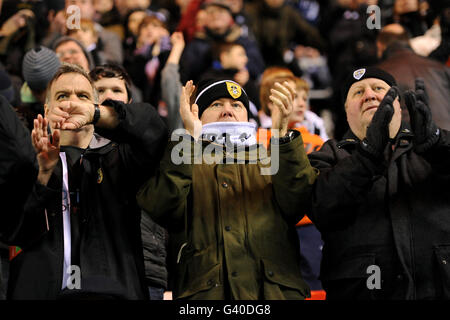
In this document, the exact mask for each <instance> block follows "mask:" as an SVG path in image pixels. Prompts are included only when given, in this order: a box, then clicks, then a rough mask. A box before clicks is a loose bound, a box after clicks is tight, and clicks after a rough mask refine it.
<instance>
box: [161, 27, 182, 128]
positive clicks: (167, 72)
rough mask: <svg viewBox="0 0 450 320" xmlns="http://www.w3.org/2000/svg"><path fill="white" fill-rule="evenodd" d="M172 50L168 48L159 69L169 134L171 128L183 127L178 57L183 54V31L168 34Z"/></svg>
mask: <svg viewBox="0 0 450 320" xmlns="http://www.w3.org/2000/svg"><path fill="white" fill-rule="evenodd" d="M170 42H171V44H172V50H170V54H169V57H168V58H167V62H166V65H165V66H164V68H163V69H162V71H161V99H162V101H163V102H164V104H165V105H166V108H167V118H166V119H167V127H168V129H169V134H171V133H172V131H173V130H175V129H179V128H183V121H182V120H181V116H180V112H179V109H180V94H181V87H182V84H181V80H180V58H181V55H182V54H183V50H184V46H185V42H184V38H183V33H181V32H179V31H176V32H174V33H173V34H172V35H171V36H170Z"/></svg>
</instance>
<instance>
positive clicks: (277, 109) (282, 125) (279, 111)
mask: <svg viewBox="0 0 450 320" xmlns="http://www.w3.org/2000/svg"><path fill="white" fill-rule="evenodd" d="M270 92H271V95H270V97H269V99H270V101H271V102H272V103H273V105H274V108H272V111H271V114H272V129H277V130H279V133H280V134H279V136H280V137H284V136H285V135H286V133H287V130H288V122H289V116H290V115H291V113H292V110H293V101H294V97H295V89H294V88H293V87H292V86H291V85H290V84H289V83H288V82H287V81H285V82H283V84H280V83H279V82H275V84H274V87H273V88H272V89H270ZM273 133H275V136H276V132H275V131H274V132H273Z"/></svg>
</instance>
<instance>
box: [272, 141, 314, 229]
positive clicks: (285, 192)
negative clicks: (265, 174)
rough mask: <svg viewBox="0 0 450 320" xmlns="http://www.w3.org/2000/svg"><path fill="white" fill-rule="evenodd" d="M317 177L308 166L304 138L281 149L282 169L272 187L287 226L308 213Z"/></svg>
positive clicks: (274, 177)
mask: <svg viewBox="0 0 450 320" xmlns="http://www.w3.org/2000/svg"><path fill="white" fill-rule="evenodd" d="M273 159H274V157H273V155H272V161H273ZM318 174H319V171H318V170H317V169H314V168H313V167H312V166H311V164H310V163H309V160H308V157H307V155H306V151H305V148H304V146H303V139H302V136H301V134H299V135H298V136H297V137H295V138H294V139H293V140H292V141H290V142H287V143H282V144H280V145H279V169H278V172H277V173H276V174H275V175H274V176H273V177H272V183H273V190H274V195H275V200H276V202H277V204H278V206H279V207H280V208H281V211H282V213H283V215H284V216H285V218H286V220H287V221H288V222H291V223H293V224H295V223H297V222H298V221H299V220H300V219H301V218H302V217H303V216H304V214H305V213H306V212H308V208H309V207H310V202H311V195H312V188H313V184H314V181H315V180H316V178H317V175H318Z"/></svg>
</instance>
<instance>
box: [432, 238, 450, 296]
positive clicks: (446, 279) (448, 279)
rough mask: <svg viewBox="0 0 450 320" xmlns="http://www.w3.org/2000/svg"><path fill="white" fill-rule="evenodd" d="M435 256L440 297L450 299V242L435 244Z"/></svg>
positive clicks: (437, 289) (438, 294)
mask: <svg viewBox="0 0 450 320" xmlns="http://www.w3.org/2000/svg"><path fill="white" fill-rule="evenodd" d="M433 249H434V257H435V261H436V265H437V269H438V270H437V272H438V275H439V281H437V283H436V285H437V287H436V291H437V297H438V298H439V299H450V244H447V245H436V246H434V248H433Z"/></svg>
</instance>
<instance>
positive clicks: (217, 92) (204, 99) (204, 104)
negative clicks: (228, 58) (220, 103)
mask: <svg viewBox="0 0 450 320" xmlns="http://www.w3.org/2000/svg"><path fill="white" fill-rule="evenodd" d="M197 92H198V94H197V97H196V99H195V103H196V104H197V105H198V116H199V117H201V116H202V113H203V111H205V110H206V109H207V108H208V107H209V105H210V104H211V103H212V102H214V100H217V99H220V98H230V99H234V100H238V101H241V102H242V103H243V104H244V106H245V108H246V109H247V114H248V112H249V102H248V97H247V93H246V92H245V90H244V89H243V88H242V87H241V86H240V84H239V83H237V82H234V81H233V80H217V79H209V80H204V81H201V82H200V83H199V84H198V90H197Z"/></svg>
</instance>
